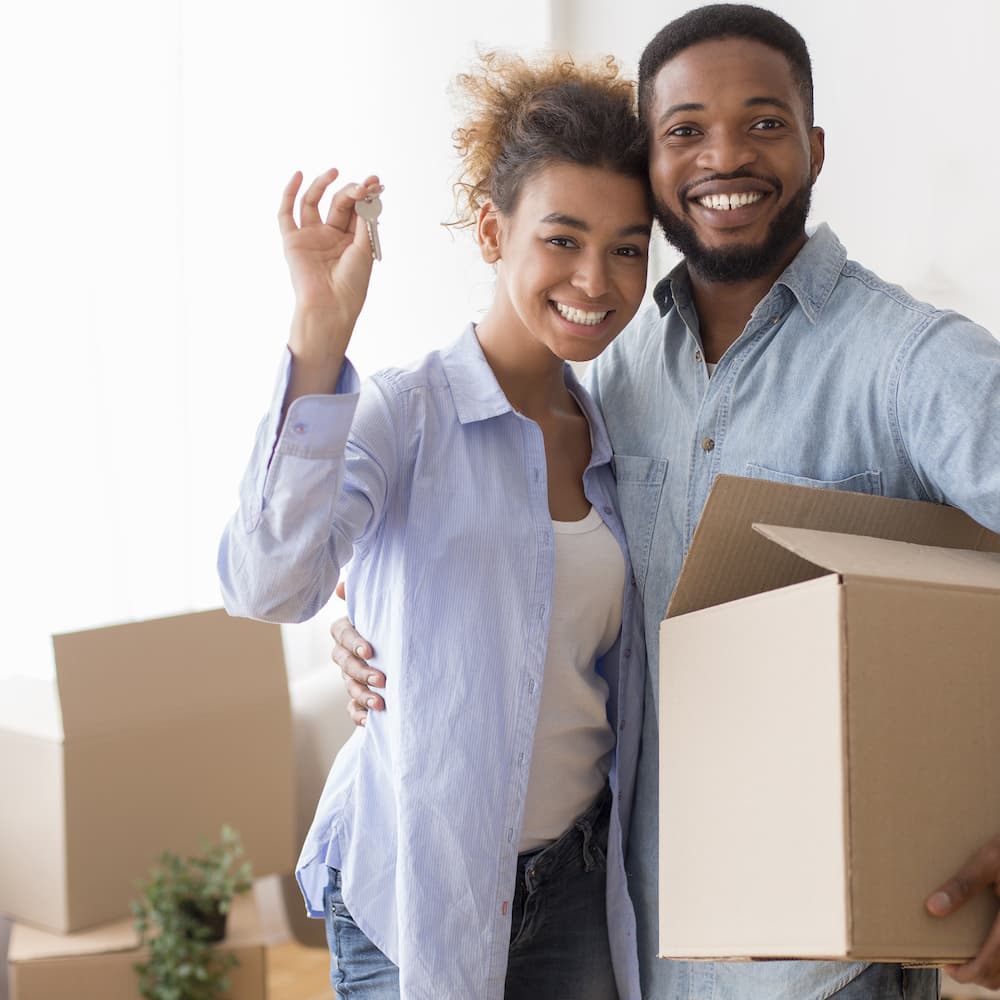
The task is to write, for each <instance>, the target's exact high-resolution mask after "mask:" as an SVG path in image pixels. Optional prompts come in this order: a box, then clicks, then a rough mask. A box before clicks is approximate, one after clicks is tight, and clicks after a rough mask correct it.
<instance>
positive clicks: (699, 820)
mask: <svg viewBox="0 0 1000 1000" xmlns="http://www.w3.org/2000/svg"><path fill="white" fill-rule="evenodd" d="M765 525H770V527H766V526H765ZM889 539H891V540H892V541H889ZM998 552H1000V537H998V536H997V535H994V534H991V533H990V532H988V531H986V530H985V529H984V528H982V527H980V526H979V525H978V524H976V523H975V522H973V521H972V520H970V519H969V518H968V517H966V516H965V515H964V514H962V513H960V512H959V511H956V510H954V509H951V508H947V507H943V506H938V505H934V504H926V503H917V502H913V501H905V500H891V499H884V498H880V497H870V496H862V495H860V494H853V493H840V492H834V491H827V490H818V489H811V488H805V487H798V486H786V485H784V484H776V483H770V482H762V481H758V480H744V479H739V478H735V477H725V476H720V477H719V479H718V480H717V481H716V484H715V486H714V487H713V490H712V493H711V495H710V497H709V499H708V502H707V504H706V507H705V511H704V513H703V515H702V519H701V521H700V523H699V526H698V529H697V531H696V533H695V536H694V539H693V542H692V545H691V548H690V551H689V553H688V555H687V559H686V561H685V564H684V567H683V570H682V573H681V576H680V579H679V581H678V584H677V588H676V591H675V594H674V596H673V599H672V600H671V603H670V606H669V608H668V610H667V617H666V619H665V620H664V622H663V624H662V626H661V633H660V697H659V711H660V716H659V730H660V748H661V750H660V752H661V757H660V953H661V954H662V955H663V956H665V957H674V958H699V959H713V958H714V959H724V958H751V957H758V958H767V957H816V958H820V957H830V958H852V959H867V960H886V961H903V962H915V963H936V962H938V961H941V960H953V959H956V958H966V957H969V956H971V955H973V954H975V953H976V952H977V951H978V949H979V946H980V945H981V943H982V942H983V941H984V940H985V938H986V934H987V931H988V929H989V927H990V925H991V923H992V921H993V919H994V917H995V916H996V913H997V905H998V901H997V899H996V896H995V895H994V894H993V893H987V892H984V893H981V894H980V895H979V897H977V898H976V899H975V900H974V901H973V902H971V903H969V904H968V905H967V906H966V907H965V908H964V910H963V911H961V912H960V913H957V914H955V915H953V916H951V917H949V918H947V919H945V920H941V919H937V918H933V917H931V916H929V915H928V914H927V913H926V912H925V910H924V899H925V897H926V895H927V894H928V893H929V892H930V891H931V890H933V889H934V888H935V887H936V886H937V885H938V884H939V883H940V882H942V881H943V880H944V879H945V878H947V877H948V876H950V875H951V874H953V873H954V872H955V871H956V870H957V868H958V867H959V866H960V865H961V864H962V863H963V862H964V861H965V859H966V857H967V856H968V855H969V854H970V853H971V852H972V851H973V850H974V849H976V848H978V847H980V846H981V845H982V844H984V843H985V842H986V841H987V840H988V839H990V838H991V837H993V836H995V835H996V834H997V833H1000V784H998V783H997V781H996V780H995V762H996V761H997V760H1000V724H998V720H997V706H998V705H1000V555H998V554H997V553H998Z"/></svg>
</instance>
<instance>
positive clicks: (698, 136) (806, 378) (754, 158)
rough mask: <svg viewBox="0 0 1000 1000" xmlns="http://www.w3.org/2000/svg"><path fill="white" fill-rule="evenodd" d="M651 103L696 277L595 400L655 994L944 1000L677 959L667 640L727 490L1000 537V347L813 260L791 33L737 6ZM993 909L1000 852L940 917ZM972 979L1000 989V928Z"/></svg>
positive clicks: (357, 665) (960, 888)
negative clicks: (604, 450)
mask: <svg viewBox="0 0 1000 1000" xmlns="http://www.w3.org/2000/svg"><path fill="white" fill-rule="evenodd" d="M639 102H640V112H641V114H642V115H643V117H644V119H645V120H646V122H647V123H648V125H649V129H650V142H651V149H650V177H651V180H652V185H653V190H654V195H655V199H656V207H657V216H658V219H659V221H660V223H661V225H662V227H663V230H664V232H665V234H666V236H667V238H668V239H669V240H670V241H671V242H672V243H673V244H674V245H675V246H676V247H677V248H678V249H679V250H681V252H682V253H683V254H684V256H685V260H684V262H683V263H682V264H681V265H680V266H678V267H677V268H675V269H674V271H673V272H672V273H671V274H670V275H668V276H667V277H666V278H665V279H664V280H663V281H661V282H660V283H659V284H658V285H657V287H656V289H655V291H654V299H655V303H656V304H655V307H653V308H651V309H650V310H649V311H647V312H645V313H643V314H641V315H640V316H639V317H638V318H637V319H636V320H635V321H634V322H633V324H632V325H631V327H630V328H629V329H627V330H626V331H625V333H623V334H622V335H621V336H620V337H619V338H618V340H617V341H616V342H615V343H614V344H613V345H612V346H611V347H610V348H609V349H608V350H607V351H606V352H605V353H604V354H603V355H602V356H601V357H600V358H599V359H598V360H597V361H596V362H594V364H593V365H592V368H591V371H590V372H589V374H588V378H589V387H590V389H591V390H592V391H593V393H594V395H595V396H596V397H597V399H598V401H599V403H600V405H601V408H602V410H603V413H604V416H605V419H606V421H607V424H608V429H609V432H610V434H611V440H612V443H613V446H614V450H615V455H616V457H615V469H616V475H617V478H618V484H619V490H620V493H621V504H622V514H623V520H624V522H625V527H626V531H627V533H628V536H629V545H630V549H631V553H632V560H633V565H634V568H635V572H636V576H637V579H638V582H639V586H640V589H641V591H642V594H643V600H644V612H645V625H646V638H647V643H648V647H649V666H650V671H651V683H650V684H648V685H647V692H649V693H648V696H647V706H646V713H645V720H644V728H643V741H642V747H643V749H642V756H641V759H640V762H639V774H638V779H637V791H636V803H635V812H634V816H633V824H632V831H633V832H632V839H631V842H630V845H629V860H630V878H631V881H630V889H631V891H632V893H633V898H634V900H635V904H636V911H637V917H638V922H639V948H640V963H641V970H642V975H643V993H644V995H645V996H649V997H651V998H656V1000H680V998H698V1000H702V998H705V1000H707V998H714V1000H737V998H739V1000H747V998H749V1000H781V998H787V1000H821V998H825V997H831V996H834V997H837V998H838V1000H860V998H862V997H863V998H866V1000H867V998H882V997H885V998H889V997H892V998H903V997H907V998H920V1000H924V998H932V997H936V996H937V992H938V976H937V973H936V972H935V971H933V970H903V969H900V968H899V967H898V966H894V965H865V964H863V963H833V962H805V961H799V962H765V963H732V964H727V963H710V962H706V963H687V962H674V961H664V960H659V959H657V958H656V957H655V956H656V950H657V927H656V913H657V900H656V886H657V743H658V734H657V705H656V698H657V690H658V685H657V683H656V677H657V671H658V662H657V658H658V643H657V636H658V630H659V623H660V621H661V620H662V618H663V613H664V609H665V608H666V605H667V602H668V599H669V595H670V593H671V591H672V590H673V587H674V584H675V583H676V580H677V576H678V573H679V571H680V566H681V562H682V560H683V556H684V553H685V552H686V550H687V548H688V546H689V545H690V542H691V538H692V536H693V533H694V529H695V527H696V524H697V522H698V518H699V517H700V514H701V510H702V506H703V505H704V502H705V499H706V497H707V495H708V490H709V487H710V486H711V483H712V481H713V479H714V477H715V476H716V475H718V474H719V473H730V474H734V475H741V476H751V477H759V478H766V479H772V480H778V481H781V482H791V483H799V484H804V485H811V486H815V487H820V488H826V489H841V490H852V491H855V492H870V493H881V494H884V495H886V496H895V497H904V498H910V499H917V500H925V501H932V502H935V503H947V504H951V505H953V506H957V507H960V508H962V509H964V510H965V511H967V512H968V513H969V514H970V515H972V516H973V517H974V518H975V519H976V520H978V521H980V522H981V523H983V524H985V525H987V526H989V527H991V528H992V529H993V530H1000V406H998V403H997V400H998V399H1000V344H998V343H997V342H996V341H995V340H994V339H993V338H992V337H991V336H990V335H989V334H988V333H987V332H986V331H984V330H982V329H981V328H979V327H977V326H975V325H974V324H972V323H971V322H969V321H968V320H966V319H964V318H963V317H960V316H957V315H955V314H954V313H947V312H940V311H937V310H935V309H933V308H931V307H929V306H926V305H923V304H921V303H918V302H916V301H914V300H913V299H911V298H910V297H909V296H908V295H907V294H906V293H905V292H904V291H902V290H901V289H899V288H896V287H893V286H890V285H888V284H886V283H885V282H883V281H882V280H881V279H879V278H878V277H877V276H875V275H874V274H872V273H871V272H870V271H867V270H865V269H864V268H863V267H861V266H860V265H858V264H856V263H854V262H852V261H849V260H848V259H847V256H846V252H845V251H844V248H843V247H842V246H841V244H840V243H839V241H838V240H837V238H836V237H835V236H834V234H833V233H832V232H831V231H830V230H829V229H828V228H827V227H826V226H822V227H820V228H819V229H818V230H817V231H816V232H815V233H814V234H813V235H812V236H811V237H808V236H807V234H806V230H805V222H806V217H807V214H808V210H809V201H810V193H811V189H812V186H813V184H814V183H815V181H816V178H817V177H818V176H819V173H820V171H821V169H822V166H823V157H824V134H823V131H822V130H821V129H820V128H817V127H816V126H815V125H814V123H813V118H812V74H811V67H810V61H809V55H808V51H807V49H806V46H805V43H804V42H803V40H802V38H801V36H800V35H799V34H798V32H797V31H796V30H795V29H794V28H792V27H791V26H790V25H789V24H787V23H786V22H785V21H783V20H782V19H781V18H779V17H777V16H776V15H774V14H772V13H770V12H768V11H764V10H761V9H759V8H754V7H747V6H742V5H730V4H719V5H712V6H708V7H702V8H698V9H696V10H693V11H691V12H689V13H688V14H686V15H684V16H683V17H681V18H678V19H677V20H676V21H674V22H672V23H671V24H669V25H667V26H666V27H665V28H664V29H663V30H662V31H660V33H659V34H658V35H657V36H656V37H655V38H654V39H653V40H652V41H651V42H650V44H649V45H648V46H647V48H646V50H645V52H644V53H643V56H642V60H641V62H640V67H639ZM333 631H334V633H335V635H339V636H340V643H341V645H339V646H338V647H337V648H336V649H335V651H334V659H335V660H336V661H337V662H338V663H339V664H340V665H341V667H342V668H343V669H344V671H345V676H347V677H349V678H353V680H349V681H348V687H349V690H350V692H351V694H352V697H353V698H355V699H356V700H357V702H358V704H357V705H356V707H355V712H356V713H357V712H360V711H361V710H362V709H361V705H360V702H361V700H362V699H364V700H365V701H367V700H368V699H369V698H372V697H374V698H375V701H374V704H373V705H372V707H374V708H379V707H381V704H382V703H381V699H379V698H378V697H377V695H373V694H372V692H370V691H368V690H366V689H364V688H363V687H362V686H361V683H358V682H362V683H363V682H364V681H365V680H366V678H370V677H371V676H374V677H375V678H376V679H378V680H380V678H379V675H378V674H377V672H374V671H371V670H369V669H368V668H367V667H366V666H365V665H364V664H363V663H362V662H361V660H360V659H359V658H358V657H357V656H353V655H352V653H351V649H354V650H355V651H356V652H357V650H358V646H359V645H360V647H361V648H360V655H361V656H364V655H368V654H369V652H370V649H369V647H368V646H367V644H366V643H364V640H362V639H360V637H358V636H356V634H355V633H354V632H353V630H351V629H350V628H349V627H348V625H347V623H346V622H344V621H342V622H339V623H336V624H335V625H334V629H333ZM677 806H678V808H681V809H682V808H683V803H678V804H677ZM736 835H737V831H734V836H736ZM959 860H960V859H956V862H958V861H959ZM719 863H720V864H725V859H724V858H720V859H719ZM990 885H994V886H997V887H998V891H1000V838H998V839H997V840H996V841H994V842H993V843H991V844H989V845H986V846H985V847H984V848H983V850H982V851H980V852H979V853H978V854H977V855H976V856H975V857H973V858H972V859H970V860H969V861H968V862H967V864H966V865H965V867H963V868H962V869H961V870H960V872H959V873H958V874H957V875H956V876H955V878H953V879H952V880H950V881H949V882H948V883H946V884H945V885H944V886H942V887H940V888H939V889H938V890H936V891H935V892H934V893H932V895H931V896H930V897H929V899H928V904H927V905H928V909H929V910H930V912H931V913H933V914H935V915H938V916H946V915H947V914H948V913H950V912H952V911H953V910H954V909H955V908H957V907H958V906H960V905H962V903H964V902H965V901H966V900H967V899H968V898H969V897H970V896H971V895H972V894H974V893H976V892H978V891H981V890H983V889H984V888H986V887H987V886H990ZM952 972H953V974H954V975H955V976H956V978H958V979H960V980H963V981H977V982H980V983H982V984H983V985H987V986H992V987H996V986H1000V922H998V924H997V926H996V927H995V928H994V930H993V932H992V934H991V936H990V938H989V940H988V941H987V942H986V943H985V944H984V946H983V949H982V951H981V953H980V955H979V956H978V957H977V958H976V959H975V960H974V961H972V962H970V963H968V964H966V965H963V966H961V967H959V968H956V969H953V970H952Z"/></svg>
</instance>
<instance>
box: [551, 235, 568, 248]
mask: <svg viewBox="0 0 1000 1000" xmlns="http://www.w3.org/2000/svg"><path fill="white" fill-rule="evenodd" d="M546 242H547V243H550V244H551V245H552V246H554V247H572V246H575V244H574V243H573V241H572V240H571V239H570V238H569V237H568V236H550V237H549V238H548V240H547V241H546Z"/></svg>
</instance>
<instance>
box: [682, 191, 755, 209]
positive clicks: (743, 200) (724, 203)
mask: <svg viewBox="0 0 1000 1000" xmlns="http://www.w3.org/2000/svg"><path fill="white" fill-rule="evenodd" d="M763 197H764V194H763V192H762V191H744V192H743V193H742V194H707V195H705V197H704V198H698V199H697V201H698V204H699V205H704V206H705V208H714V209H719V210H721V211H723V212H728V211H730V209H733V208H743V207H744V206H746V205H752V204H753V203H754V202H755V201H760V199H761V198H763Z"/></svg>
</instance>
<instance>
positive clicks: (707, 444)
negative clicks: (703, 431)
mask: <svg viewBox="0 0 1000 1000" xmlns="http://www.w3.org/2000/svg"><path fill="white" fill-rule="evenodd" d="M701 446H702V448H703V449H704V450H705V451H711V450H712V449H713V448H714V447H715V441H713V440H712V439H711V438H705V440H704V441H702V442H701Z"/></svg>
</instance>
